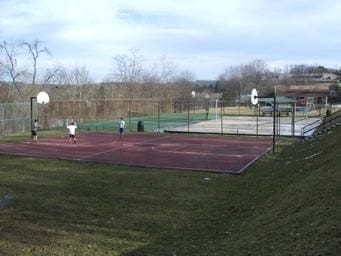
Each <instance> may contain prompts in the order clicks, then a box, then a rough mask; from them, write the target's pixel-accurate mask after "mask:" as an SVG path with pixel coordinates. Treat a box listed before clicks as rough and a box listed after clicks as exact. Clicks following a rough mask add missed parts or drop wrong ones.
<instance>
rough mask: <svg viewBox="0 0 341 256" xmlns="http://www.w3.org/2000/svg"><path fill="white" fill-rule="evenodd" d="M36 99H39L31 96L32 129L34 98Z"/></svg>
mask: <svg viewBox="0 0 341 256" xmlns="http://www.w3.org/2000/svg"><path fill="white" fill-rule="evenodd" d="M34 99H37V97H31V124H30V127H31V130H32V125H33V100H34Z"/></svg>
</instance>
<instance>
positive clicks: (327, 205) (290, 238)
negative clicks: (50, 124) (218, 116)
mask: <svg viewBox="0 0 341 256" xmlns="http://www.w3.org/2000/svg"><path fill="white" fill-rule="evenodd" d="M340 128H341V127H338V128H337V130H333V131H332V132H331V134H329V135H323V136H320V137H318V138H317V139H315V140H313V141H306V142H303V143H302V142H298V141H289V140H287V141H283V142H282V143H281V144H280V145H279V146H278V148H277V150H278V151H279V152H277V153H276V154H275V155H272V154H269V155H267V156H265V157H263V158H262V159H261V160H259V161H258V162H256V163H255V164H254V165H252V166H251V167H249V169H248V171H247V172H246V173H245V174H244V175H242V176H230V175H221V174H212V173H203V172H198V173H197V172H181V171H178V172H177V171H174V170H164V169H150V168H132V167H125V166H115V165H108V164H99V163H84V162H76V161H61V160H49V159H36V158H31V157H14V156H6V155H0V255H44V256H45V255H92V256H94V255H121V256H147V255H160V256H161V255H162V256H167V255H169V256H175V255H177V256H179V255H184V256H190V255H193V256H194V255H195V256H198V255H209V256H211V255H224V256H225V255H233V256H235V255H236V256H239V255H240V256H245V255H271V256H273V255H338V254H339V253H340V216H341V212H340V201H339V199H340V194H341V193H340V192H341V191H340V184H341V183H340V181H341V180H340V177H341V175H340V170H341V168H340V167H341V129H340ZM23 136H27V135H20V136H14V137H13V136H10V137H2V138H0V143H1V141H2V142H4V141H11V140H18V139H20V138H22V137H23ZM42 136H49V134H48V133H47V134H43V135H42Z"/></svg>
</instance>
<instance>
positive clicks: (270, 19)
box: [0, 0, 341, 79]
mask: <svg viewBox="0 0 341 256" xmlns="http://www.w3.org/2000/svg"><path fill="white" fill-rule="evenodd" d="M35 39H39V40H41V41H43V42H44V44H45V45H46V46H47V47H48V48H49V49H50V51H51V52H52V54H53V59H50V60H48V63H40V65H41V66H42V65H44V66H46V65H50V64H49V63H52V62H56V63H59V64H63V65H65V66H67V67H71V66H75V65H78V66H83V65H85V66H86V67H87V68H88V70H90V73H91V74H92V75H93V76H94V77H96V79H101V78H104V77H105V75H107V74H108V73H110V72H112V69H113V67H114V62H113V57H114V56H115V55H117V54H128V52H129V50H130V49H140V54H142V55H143V56H144V59H145V60H146V63H147V62H150V63H151V62H159V60H160V58H161V57H162V56H165V57H166V58H168V60H171V61H173V62H174V63H175V64H177V67H178V70H188V71H192V72H193V73H194V74H195V75H196V77H197V78H198V79H215V78H217V76H218V75H219V74H220V73H222V72H223V71H224V69H225V68H226V67H229V66H231V65H238V64H244V63H247V62H249V61H252V60H255V59H262V60H265V61H266V63H267V64H268V65H269V67H271V68H272V67H283V66H284V65H286V64H319V65H324V66H326V67H331V68H340V65H341V64H340V60H341V1H340V0H323V1H322V0H297V1H294V0H278V1H275V0H0V40H1V41H3V40H6V41H10V42H21V41H24V40H25V41H33V40H35ZM44 61H47V60H44ZM41 62H42V60H41ZM146 65H147V64H146Z"/></svg>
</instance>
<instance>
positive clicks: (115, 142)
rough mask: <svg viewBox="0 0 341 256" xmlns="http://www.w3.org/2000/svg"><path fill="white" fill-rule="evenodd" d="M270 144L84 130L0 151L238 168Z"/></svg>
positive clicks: (218, 169) (212, 168) (266, 140)
mask: <svg viewBox="0 0 341 256" xmlns="http://www.w3.org/2000/svg"><path fill="white" fill-rule="evenodd" d="M271 149H272V140H271V139H269V138H255V137H226V136H207V135H206V136H201V135H174V134H157V135H148V134H137V133H136V134H126V136H125V137H124V138H122V139H120V138H119V137H118V136H117V134H114V133H105V132H102V133H101V132H98V133H93V132H82V133H79V134H78V135H77V143H76V144H74V143H70V142H69V140H68V136H66V135H64V136H58V137H53V138H49V139H41V140H39V142H38V143H35V142H32V141H30V140H27V141H22V142H18V143H2V144H0V153H1V154H13V155H22V156H32V157H47V158H54V159H68V160H77V161H93V162H104V163H110V164H120V165H128V166H140V167H155V168H165V169H176V170H192V171H208V172H219V173H228V174H241V173H243V172H244V171H245V170H246V168H247V167H248V166H250V165H251V164H252V163H253V162H255V161H256V160H257V159H258V158H260V157H261V156H262V155H264V154H265V153H267V152H268V151H270V150H271Z"/></svg>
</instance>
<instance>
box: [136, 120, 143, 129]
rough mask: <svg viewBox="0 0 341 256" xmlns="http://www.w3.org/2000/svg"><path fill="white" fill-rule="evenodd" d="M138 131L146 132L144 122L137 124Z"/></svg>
mask: <svg viewBox="0 0 341 256" xmlns="http://www.w3.org/2000/svg"><path fill="white" fill-rule="evenodd" d="M137 131H138V132H144V124H143V121H142V120H140V121H138V122H137Z"/></svg>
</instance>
